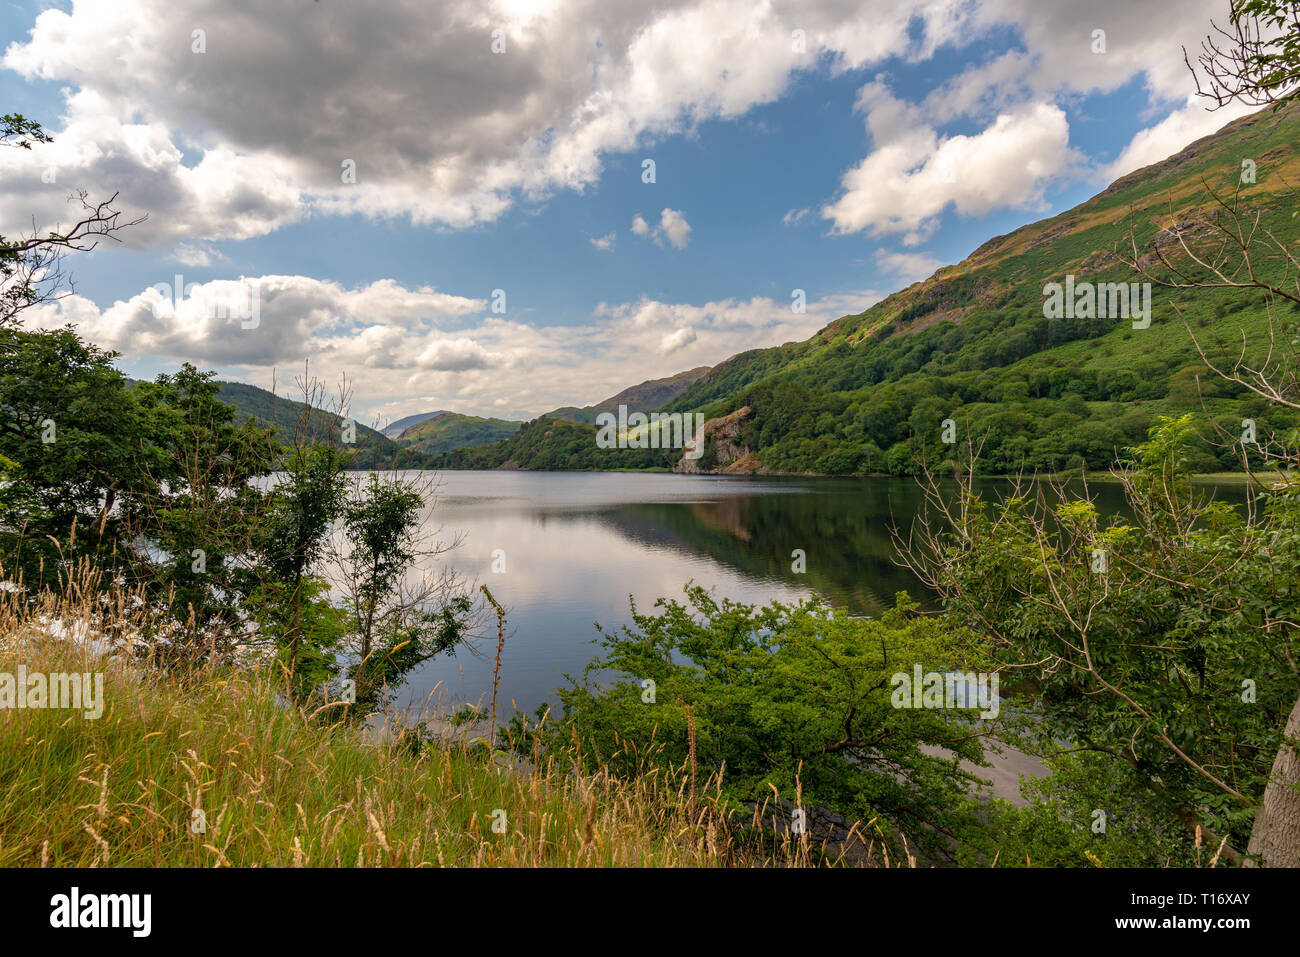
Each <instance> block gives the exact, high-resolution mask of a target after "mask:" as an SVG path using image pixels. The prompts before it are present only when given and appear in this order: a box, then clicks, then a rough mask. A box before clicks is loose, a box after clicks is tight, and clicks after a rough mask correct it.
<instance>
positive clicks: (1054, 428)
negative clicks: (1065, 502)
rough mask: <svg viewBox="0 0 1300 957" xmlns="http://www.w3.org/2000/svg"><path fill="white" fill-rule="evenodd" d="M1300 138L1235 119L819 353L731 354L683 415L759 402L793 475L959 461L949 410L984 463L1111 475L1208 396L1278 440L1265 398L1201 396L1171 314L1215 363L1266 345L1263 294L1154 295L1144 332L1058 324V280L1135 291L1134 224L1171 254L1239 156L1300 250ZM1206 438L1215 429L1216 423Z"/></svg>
mask: <svg viewBox="0 0 1300 957" xmlns="http://www.w3.org/2000/svg"><path fill="white" fill-rule="evenodd" d="M1297 141H1300V109H1297V108H1291V109H1288V110H1285V111H1281V112H1278V113H1272V112H1268V111H1264V112H1261V113H1258V114H1255V115H1253V116H1251V117H1247V118H1245V119H1243V120H1239V121H1236V122H1234V123H1231V124H1229V125H1228V126H1226V127H1225V128H1224V129H1222V130H1220V131H1219V132H1218V133H1216V134H1215V135H1213V136H1210V137H1206V138H1204V139H1202V140H1199V141H1197V142H1196V143H1193V144H1191V145H1190V146H1188V147H1187V148H1186V149H1185V150H1183V151H1182V152H1180V153H1178V154H1176V155H1175V156H1173V157H1170V158H1169V159H1167V160H1165V161H1163V162H1161V163H1158V164H1155V165H1153V166H1149V167H1146V168H1144V169H1141V170H1138V171H1136V172H1134V173H1132V174H1130V175H1128V176H1125V177H1123V178H1122V179H1120V180H1118V181H1117V182H1115V183H1114V184H1112V185H1111V186H1110V187H1109V188H1108V189H1106V190H1105V191H1104V192H1102V193H1100V194H1099V195H1097V196H1095V197H1093V198H1092V199H1090V200H1088V201H1087V202H1085V203H1083V204H1082V205H1080V206H1077V207H1075V208H1074V209H1071V210H1069V211H1068V212H1065V213H1062V214H1060V215H1059V216H1054V217H1052V218H1051V219H1047V220H1044V221H1042V222H1038V223H1034V224H1032V225H1029V226H1025V227H1023V228H1021V229H1018V230H1016V231H1015V232H1013V233H1010V234H1008V235H1006V236H999V237H996V238H994V239H991V240H989V241H988V242H987V243H985V244H984V245H983V246H981V247H980V248H979V249H977V250H976V251H975V252H974V253H973V254H972V255H971V256H970V257H969V258H968V259H966V260H965V261H964V262H962V263H961V264H959V265H957V266H952V267H947V268H945V269H942V270H940V271H939V272H937V273H936V274H935V275H934V276H932V277H931V278H930V279H927V280H925V281H923V282H918V283H916V284H914V285H912V286H910V287H908V288H907V289H905V290H903V291H901V292H898V293H895V294H894V295H892V296H890V297H889V298H887V299H885V300H884V301H882V302H880V303H877V304H876V305H875V306H873V307H871V308H870V309H868V310H866V311H865V312H863V313H860V314H857V315H852V316H845V317H843V318H841V319H839V320H836V321H835V322H833V323H831V324H830V325H828V326H826V327H825V328H824V329H822V330H821V331H820V332H819V333H817V334H816V335H814V336H813V337H812V338H810V339H808V340H807V341H805V342H801V343H794V344H787V345H785V346H781V347H779V348H773V349H757V350H753V351H750V352H745V353H741V354H740V355H737V356H734V357H732V358H731V359H729V360H727V361H726V362H723V363H721V364H720V365H718V366H716V367H714V368H713V369H712V370H711V371H710V372H709V373H708V374H707V375H705V376H704V377H703V378H702V379H700V380H699V381H698V382H696V383H695V384H694V385H693V386H691V387H690V388H689V389H687V390H686V391H685V392H684V393H683V394H682V395H681V396H679V397H678V398H677V399H676V400H674V401H673V402H671V403H670V404H669V405H668V409H669V410H670V411H674V410H681V411H685V410H701V411H703V412H704V413H705V414H706V415H707V416H708V417H710V418H713V417H716V416H721V415H725V414H728V413H730V412H733V411H735V410H738V409H741V408H742V407H745V406H748V407H749V409H750V410H751V413H750V415H749V416H748V417H747V420H746V422H745V425H744V428H743V431H742V434H741V442H740V444H741V445H743V446H745V447H747V448H748V449H749V450H750V451H751V452H752V453H753V454H752V455H750V456H748V457H746V458H745V459H744V461H743V462H741V463H740V464H741V465H742V466H743V467H745V468H752V467H755V465H757V466H758V467H759V468H761V469H763V470H771V471H788V472H805V471H808V472H819V473H854V472H887V473H893V474H906V473H910V472H914V471H916V470H917V469H919V467H920V465H921V463H922V462H923V461H924V462H925V463H928V464H929V465H930V466H940V467H946V466H947V465H949V464H950V463H951V459H952V455H953V446H952V445H944V444H943V443H942V442H941V425H940V423H941V422H942V421H943V420H944V419H948V418H951V419H953V420H954V421H955V422H956V423H958V427H959V430H960V432H961V441H963V442H964V439H965V436H966V435H971V436H973V437H974V438H975V440H976V442H979V441H981V440H982V441H983V454H982V458H981V462H980V468H981V470H982V471H988V472H1010V471H1015V470H1017V469H1019V468H1022V467H1023V468H1028V469H1043V470H1059V469H1063V468H1073V467H1077V466H1079V465H1081V464H1086V465H1087V466H1089V467H1091V468H1102V467H1105V466H1107V465H1109V464H1110V463H1112V462H1113V460H1114V457H1115V454H1116V451H1117V450H1119V449H1122V448H1124V447H1127V446H1131V445H1133V444H1135V443H1136V442H1137V441H1139V440H1141V439H1143V438H1145V435H1146V430H1147V428H1148V426H1150V425H1151V424H1152V423H1153V422H1154V421H1155V419H1156V417H1157V416H1158V415H1161V414H1173V413H1180V412H1185V411H1188V410H1193V409H1199V408H1200V407H1201V401H1202V397H1203V398H1204V401H1205V406H1206V408H1207V409H1208V410H1209V411H1210V412H1211V413H1212V414H1213V415H1214V416H1215V419H1216V421H1218V422H1219V424H1220V425H1221V426H1222V427H1223V428H1224V429H1225V430H1226V431H1227V433H1228V434H1229V435H1231V434H1234V433H1239V432H1240V428H1241V419H1242V418H1243V417H1250V418H1253V419H1255V420H1256V421H1257V423H1258V427H1259V430H1260V433H1261V434H1266V433H1267V432H1268V431H1269V429H1270V428H1271V427H1280V426H1282V425H1283V424H1284V423H1283V422H1282V421H1281V420H1280V418H1279V413H1277V412H1276V411H1275V410H1273V409H1270V407H1269V406H1267V404H1266V403H1265V402H1264V400H1262V399H1259V398H1257V397H1254V396H1252V395H1249V394H1246V393H1245V392H1244V390H1242V389H1239V388H1236V387H1231V386H1229V385H1228V384H1226V383H1223V382H1221V381H1219V380H1217V379H1216V378H1215V377H1213V376H1209V377H1207V378H1203V379H1202V381H1201V384H1200V390H1199V393H1198V387H1197V381H1196V380H1197V376H1198V374H1203V373H1205V372H1206V370H1205V369H1204V367H1203V365H1202V364H1201V362H1200V361H1199V359H1198V357H1197V355H1196V353H1195V350H1194V347H1193V345H1192V342H1191V337H1190V336H1189V335H1188V331H1187V328H1186V327H1185V326H1184V325H1183V323H1182V321H1181V320H1180V319H1179V318H1178V315H1177V313H1176V311H1175V308H1174V303H1177V304H1178V306H1179V307H1180V308H1181V309H1182V310H1183V312H1184V314H1185V315H1186V316H1187V318H1188V320H1189V321H1190V323H1191V326H1192V328H1193V329H1194V330H1195V331H1196V333H1197V336H1198V338H1200V339H1201V341H1202V344H1203V345H1205V346H1206V349H1207V353H1209V354H1210V355H1211V356H1212V357H1214V356H1215V355H1216V354H1218V355H1229V354H1230V355H1232V356H1235V355H1236V350H1237V349H1238V348H1239V347H1240V343H1241V336H1242V333H1243V332H1245V333H1246V335H1247V338H1248V339H1251V340H1252V341H1256V342H1258V341H1260V336H1259V334H1260V333H1262V332H1263V330H1264V329H1265V321H1266V320H1265V314H1264V311H1263V309H1262V305H1261V303H1262V297H1261V295H1260V294H1258V293H1252V292H1251V291H1248V290H1226V291H1203V290H1196V291H1194V292H1188V291H1171V290H1167V289H1163V288H1161V287H1159V286H1156V287H1155V288H1154V289H1153V290H1152V297H1153V307H1152V314H1151V315H1152V319H1151V324H1150V327H1149V328H1146V329H1134V328H1132V323H1131V322H1130V321H1129V320H1128V319H1117V318H1107V319H1100V318H1073V319H1071V318H1047V317H1045V315H1044V285H1045V284H1046V283H1050V282H1062V281H1063V280H1064V279H1065V277H1066V275H1067V274H1072V275H1074V276H1075V277H1076V278H1077V279H1078V280H1079V281H1085V280H1086V281H1089V282H1093V283H1104V282H1112V281H1113V282H1130V281H1137V280H1139V279H1140V278H1141V277H1139V276H1138V275H1136V274H1134V273H1133V272H1132V271H1131V270H1129V269H1127V268H1126V267H1124V265H1123V264H1122V263H1121V262H1120V261H1119V260H1118V259H1117V258H1116V256H1115V255H1114V252H1113V251H1114V250H1117V249H1122V248H1124V247H1123V244H1124V243H1125V242H1126V240H1127V236H1128V229H1129V224H1130V217H1132V220H1131V221H1132V223H1133V228H1134V233H1135V236H1136V238H1137V241H1138V246H1139V249H1142V250H1146V249H1147V248H1148V247H1149V246H1150V244H1152V243H1153V242H1154V243H1156V244H1159V245H1162V246H1165V245H1168V244H1169V243H1170V242H1171V237H1170V234H1169V233H1168V232H1167V229H1168V226H1169V224H1170V222H1171V217H1170V210H1174V211H1176V212H1177V214H1178V216H1179V218H1180V220H1182V221H1183V222H1187V220H1186V219H1184V218H1183V217H1186V216H1187V215H1188V214H1189V213H1190V211H1191V210H1193V209H1196V208H1201V209H1205V208H1207V207H1208V204H1209V202H1210V198H1209V196H1208V194H1207V189H1206V187H1207V185H1208V186H1209V187H1212V188H1214V189H1216V190H1218V191H1220V192H1223V193H1227V194H1228V195H1229V196H1231V194H1232V192H1233V190H1234V189H1235V188H1236V187H1237V185H1238V180H1239V179H1240V170H1241V164H1242V158H1243V157H1249V158H1253V159H1254V160H1255V162H1256V164H1257V169H1258V174H1257V175H1258V182H1257V183H1256V184H1253V185H1251V184H1247V185H1244V186H1242V187H1241V194H1240V200H1241V202H1242V204H1243V206H1244V207H1245V208H1248V209H1250V210H1252V212H1253V211H1258V212H1259V215H1260V225H1261V227H1263V228H1267V229H1271V230H1273V231H1274V233H1275V234H1276V235H1278V236H1279V237H1280V238H1282V239H1284V240H1289V241H1294V239H1295V238H1296V236H1297V235H1298V234H1300V221H1297V220H1296V219H1295V218H1293V212H1294V209H1295V206H1296V202H1295V199H1294V196H1293V195H1292V193H1291V187H1290V186H1289V185H1288V184H1293V183H1296V182H1298V181H1300V157H1297V155H1296V150H1295V145H1294V144H1295V143H1296V142H1297ZM1289 315H1290V314H1289V313H1288V316H1289ZM1283 318H1287V317H1283ZM1297 318H1300V317H1297ZM1216 340H1218V342H1217V343H1216ZM1204 432H1205V433H1206V434H1207V436H1208V435H1210V434H1212V433H1213V429H1212V428H1211V427H1209V425H1208V423H1207V425H1206V427H1205V429H1204ZM705 461H706V462H707V461H710V459H709V456H708V455H707V454H706V458H705ZM1191 464H1192V466H1193V467H1194V468H1195V469H1197V470H1199V471H1213V470H1218V469H1232V468H1236V467H1239V464H1238V462H1237V459H1236V457H1235V454H1234V453H1233V451H1232V450H1231V449H1230V448H1224V449H1216V448H1212V447H1211V446H1210V445H1209V444H1208V442H1207V444H1206V446H1205V447H1204V449H1203V451H1201V452H1200V453H1198V454H1197V455H1196V456H1195V461H1194V462H1193V463H1191ZM725 465H726V463H722V465H721V466H720V467H723V468H725Z"/></svg>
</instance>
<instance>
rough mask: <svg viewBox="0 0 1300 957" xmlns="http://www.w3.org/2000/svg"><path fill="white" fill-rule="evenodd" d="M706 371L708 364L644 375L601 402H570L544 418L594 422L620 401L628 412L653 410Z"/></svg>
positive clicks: (612, 409)
mask: <svg viewBox="0 0 1300 957" xmlns="http://www.w3.org/2000/svg"><path fill="white" fill-rule="evenodd" d="M708 371H709V367H708V366H696V367H695V368H694V369H687V370H686V371H685V372H679V373H677V374H676V375H671V376H668V377H667V378H664V379H647V380H646V381H645V382H642V383H641V384H640V385H634V386H631V387H629V388H626V389H624V390H623V391H622V392H620V393H618V395H613V396H610V397H609V398H608V399H605V400H604V401H603V402H598V403H596V404H595V405H588V406H584V407H582V408H581V409H579V408H576V407H574V406H571V405H566V406H564V407H563V408H560V409H555V410H554V411H552V412H546V413H544V414H543V415H542V416H541V418H543V419H569V420H570V421H573V422H586V423H587V424H588V425H594V424H595V422H596V416H598V415H600V413H602V412H614V413H617V412H618V407H619V406H620V405H625V406H627V408H628V411H629V412H653V411H654V410H655V409H661V408H663V407H664V406H665V405H667V404H668V403H669V402H671V401H672V400H673V399H675V398H677V397H678V396H679V395H681V394H682V393H683V392H685V391H686V390H687V389H689V388H690V387H691V386H692V385H694V384H695V383H696V382H698V381H699V380H700V379H701V378H702V377H703V376H704V375H705V373H707V372H708Z"/></svg>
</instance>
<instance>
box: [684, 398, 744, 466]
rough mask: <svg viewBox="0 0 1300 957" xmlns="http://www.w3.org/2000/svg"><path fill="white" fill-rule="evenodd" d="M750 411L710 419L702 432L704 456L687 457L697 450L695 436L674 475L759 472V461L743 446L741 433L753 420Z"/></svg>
mask: <svg viewBox="0 0 1300 957" xmlns="http://www.w3.org/2000/svg"><path fill="white" fill-rule="evenodd" d="M749 416H750V408H749V406H747V405H744V406H741V407H740V408H739V409H737V410H736V411H735V412H732V413H731V414H729V415H723V416H719V417H718V418H716V419H709V420H708V421H707V422H705V423H704V428H703V429H701V436H702V438H701V439H700V441H701V442H703V444H704V454H703V455H702V456H700V457H699V458H687V457H686V452H690V451H692V450H693V449H694V447H695V441H696V439H695V437H694V436H692V437H691V438H690V439H689V440H688V441H687V443H686V448H685V449H684V450H683V453H682V457H681V458H680V459H679V460H678V461H677V464H676V465H674V466H673V471H674V472H680V473H682V474H684V475H699V474H702V473H715V474H716V473H719V472H723V473H735V472H754V471H757V470H758V459H757V458H756V457H755V456H754V453H753V452H751V451H750V450H749V449H748V448H747V447H746V446H744V445H741V444H740V433H741V431H742V430H743V429H744V426H745V422H746V421H747V420H748V419H749Z"/></svg>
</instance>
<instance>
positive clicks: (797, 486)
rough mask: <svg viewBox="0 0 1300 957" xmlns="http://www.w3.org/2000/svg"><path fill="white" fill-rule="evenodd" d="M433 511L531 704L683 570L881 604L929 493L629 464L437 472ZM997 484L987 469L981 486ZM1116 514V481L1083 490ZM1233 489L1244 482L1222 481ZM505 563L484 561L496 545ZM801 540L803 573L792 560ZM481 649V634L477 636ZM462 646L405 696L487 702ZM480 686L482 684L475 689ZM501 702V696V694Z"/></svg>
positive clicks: (505, 687)
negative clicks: (902, 536)
mask: <svg viewBox="0 0 1300 957" xmlns="http://www.w3.org/2000/svg"><path fill="white" fill-rule="evenodd" d="M441 478H442V487H441V490H440V498H439V501H438V502H437V504H436V507H435V508H434V509H433V510H432V511H431V514H430V516H429V521H430V522H432V523H433V524H435V525H441V526H443V528H444V530H445V533H446V534H447V535H448V536H450V535H453V534H460V535H463V536H464V541H463V543H462V545H461V546H460V548H458V549H456V550H455V551H454V552H452V553H450V554H449V555H448V556H445V557H446V558H447V559H448V560H449V562H450V564H451V565H452V566H453V567H454V568H455V569H456V570H457V571H459V572H460V573H462V574H463V575H464V576H466V577H467V578H468V579H470V580H472V581H476V582H486V583H487V584H488V585H489V587H490V588H491V589H492V591H493V593H494V594H495V595H496V597H497V598H498V600H500V601H501V602H502V603H503V604H504V605H505V606H506V607H507V609H508V611H509V613H510V624H509V628H510V637H509V639H508V641H507V644H506V651H505V655H504V670H503V675H502V681H501V692H500V699H499V700H500V701H502V702H504V707H502V709H501V710H503V711H504V712H505V713H506V714H507V715H508V714H509V713H510V712H511V710H512V709H511V707H510V702H511V701H512V700H513V701H514V702H515V704H516V705H517V706H518V707H519V708H520V709H523V710H528V711H531V710H532V709H533V708H534V707H536V705H537V704H538V703H540V702H542V701H543V700H546V699H547V698H548V696H550V695H551V693H552V692H553V691H554V689H555V688H556V687H557V686H559V685H562V684H564V683H565V682H564V675H565V674H566V673H570V674H575V675H576V674H577V673H579V672H580V671H581V670H582V668H583V667H584V666H585V665H586V663H587V662H588V661H589V660H590V659H591V658H592V657H593V656H594V654H595V652H596V649H595V647H594V645H593V639H594V638H595V637H596V631H595V628H594V623H595V622H600V624H602V625H603V626H605V627H606V628H610V627H614V626H618V625H621V624H624V623H627V622H629V621H630V614H629V606H628V600H629V597H630V598H631V599H632V600H634V601H635V602H636V604H637V607H638V608H640V609H643V610H649V609H650V608H651V607H652V605H653V602H654V600H655V599H657V598H659V597H661V596H672V597H678V598H680V597H681V596H682V587H683V585H684V584H685V583H686V582H687V581H689V580H693V581H695V582H697V583H699V584H702V585H704V586H706V587H709V588H713V589H715V590H716V592H717V594H718V595H719V596H726V597H730V598H734V599H737V600H741V601H747V602H753V603H763V602H767V601H770V600H772V599H781V600H785V601H792V600H796V599H798V598H800V597H806V596H807V595H809V594H811V593H812V592H817V593H819V594H821V595H824V596H826V597H827V598H828V599H830V600H831V601H832V602H833V603H834V604H836V605H839V606H844V607H846V608H848V609H849V610H850V611H851V612H853V613H854V614H867V615H878V614H879V613H880V612H881V611H882V609H883V608H885V607H887V606H889V605H892V604H893V596H894V595H895V593H897V592H899V591H908V592H910V593H911V594H912V595H913V596H914V597H917V598H918V599H921V600H922V602H923V603H927V604H929V603H930V599H931V596H929V595H928V594H927V593H925V591H924V589H923V588H922V587H921V586H920V583H919V582H917V581H916V579H915V578H914V577H913V576H912V575H911V573H910V572H908V571H907V570H906V569H904V568H901V567H899V566H898V565H897V564H896V563H895V562H894V561H893V559H892V555H893V554H894V553H893V549H892V544H891V539H890V529H891V527H893V526H894V525H896V524H897V525H900V526H902V527H906V526H908V525H909V524H910V523H911V521H912V519H913V517H914V516H915V515H916V513H917V511H918V509H919V508H920V506H921V504H922V499H923V495H922V492H921V490H920V488H918V486H917V485H916V483H915V482H914V481H912V480H910V479H801V478H749V477H734V478H733V477H719V476H679V475H664V474H653V475H644V474H628V473H567V472H541V473H538V472H447V473H444V474H443V475H442V477H441ZM1006 487H1007V486H1006V483H999V482H996V481H989V482H985V483H983V488H984V489H985V490H986V491H989V492H996V491H1000V490H1005V488H1006ZM1090 491H1091V492H1092V494H1093V496H1094V497H1095V498H1096V500H1097V502H1098V508H1099V509H1100V510H1101V511H1102V513H1103V514H1105V513H1122V512H1123V511H1124V508H1123V496H1122V494H1121V492H1120V490H1119V488H1118V487H1117V486H1114V485H1098V486H1094V487H1093V488H1092V489H1091V490H1090ZM1221 494H1223V495H1224V496H1225V497H1227V498H1228V499H1229V500H1233V501H1237V500H1240V499H1241V498H1243V497H1244V493H1243V492H1242V491H1240V490H1232V489H1228V490H1226V491H1224V492H1222V493H1221ZM496 549H502V550H504V552H505V566H506V571H505V572H504V573H503V574H495V573H493V572H492V571H491V569H492V562H493V552H494V550H496ZM795 549H802V550H803V551H804V552H805V553H806V556H807V570H806V572H805V573H803V574H797V573H795V572H794V571H793V570H792V563H793V559H792V557H791V553H792V552H793V551H794V550H795ZM484 647H485V648H486V643H484ZM490 657H491V655H490V653H489V654H488V655H487V660H483V659H477V658H475V657H473V656H470V655H467V654H464V653H462V654H461V655H459V656H458V657H456V658H445V659H439V660H435V661H433V662H430V663H429V664H428V665H426V666H425V667H424V668H423V669H421V671H420V672H418V673H417V674H415V675H414V676H413V677H412V679H411V681H410V682H409V684H408V686H407V687H406V689H404V694H403V696H402V697H403V699H404V700H405V701H406V702H407V703H412V704H413V703H416V702H421V701H423V700H425V699H426V698H427V697H428V695H429V694H430V693H431V692H432V691H433V689H434V688H435V687H437V688H438V691H439V694H440V695H442V694H445V695H447V696H449V699H450V700H451V701H453V702H459V701H470V702H473V701H477V700H479V699H482V700H484V701H486V700H487V696H488V695H490V693H491V686H492V662H491V660H490ZM485 692H486V694H485ZM499 707H500V706H499Z"/></svg>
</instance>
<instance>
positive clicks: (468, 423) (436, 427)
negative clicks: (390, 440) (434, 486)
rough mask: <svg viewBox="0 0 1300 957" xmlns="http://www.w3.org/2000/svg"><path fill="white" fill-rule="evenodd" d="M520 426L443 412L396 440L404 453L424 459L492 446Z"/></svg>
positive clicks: (410, 429) (413, 426) (507, 421)
mask: <svg viewBox="0 0 1300 957" xmlns="http://www.w3.org/2000/svg"><path fill="white" fill-rule="evenodd" d="M521 425H523V423H522V422H512V421H509V420H508V419H485V418H480V417H479V416H477V415H461V414H460V413H459V412H443V413H440V414H439V415H437V416H435V417H433V418H430V419H425V420H424V421H423V422H417V423H416V424H415V425H412V426H410V427H409V428H407V429H406V430H405V431H403V432H402V434H401V435H399V436H398V437H397V443H398V445H400V446H401V447H402V448H404V449H411V450H412V451H416V452H420V453H423V454H425V455H440V454H442V453H443V452H450V451H452V450H453V449H462V448H476V447H478V446H480V445H491V444H492V443H493V442H497V441H500V440H501V439H504V438H505V437H506V436H509V435H514V433H516V432H518V431H519V427H520V426H521Z"/></svg>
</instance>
